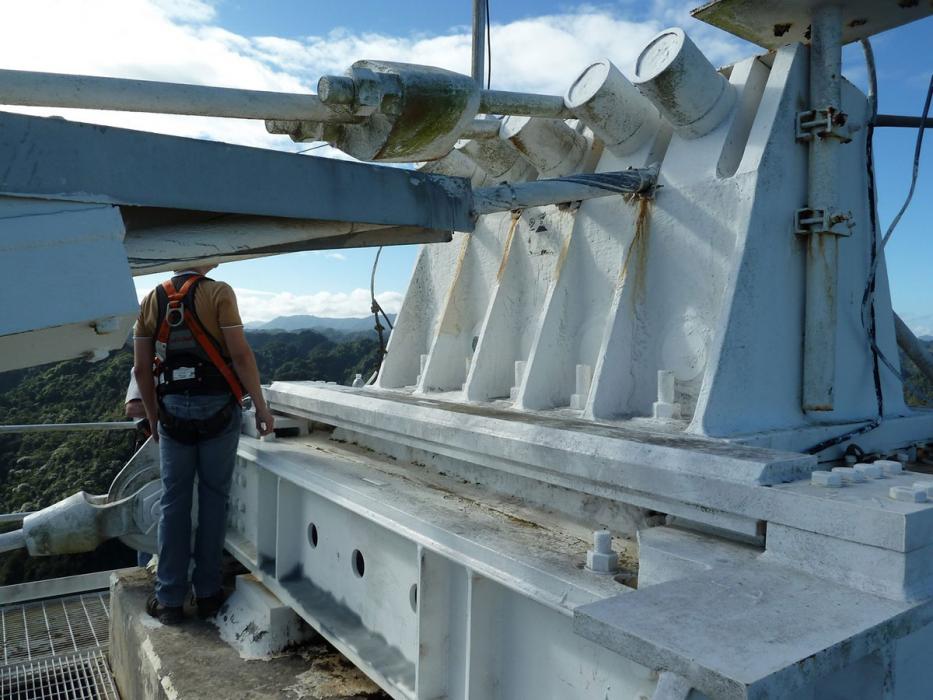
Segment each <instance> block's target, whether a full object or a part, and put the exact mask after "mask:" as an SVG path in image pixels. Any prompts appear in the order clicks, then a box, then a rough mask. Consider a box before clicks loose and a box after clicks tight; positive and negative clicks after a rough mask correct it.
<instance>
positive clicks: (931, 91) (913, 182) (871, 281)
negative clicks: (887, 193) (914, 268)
mask: <svg viewBox="0 0 933 700" xmlns="http://www.w3.org/2000/svg"><path fill="white" fill-rule="evenodd" d="M866 45H868V48H865V46H866ZM862 47H863V49H864V50H865V52H866V53H865V56H866V61H868V68H869V71H868V72H869V78H870V80H872V83H873V84H875V85H877V83H876V82H875V80H876V78H874V75H875V71H874V58H873V57H872V54H871V45H870V44H868V41H867V40H863V43H862ZM931 98H933V75H931V76H930V84H929V86H928V87H927V93H926V98H925V99H924V102H923V115H922V116H921V118H920V124H921V126H920V128H919V129H917V140H916V142H915V144H914V159H913V172H912V175H911V179H910V189H909V190H908V191H907V197H906V198H905V199H904V203H903V204H902V205H901V208H900V210H899V211H898V212H897V216H895V217H894V219H893V220H892V221H891V224H890V226H888V230H887V231H886V232H885V234H884V238H882V239H881V248H882V249H884V247H885V246H886V245H887V244H888V241H889V240H890V239H891V236H892V235H894V229H895V228H896V227H897V225H898V224H899V223H900V221H901V217H902V216H903V215H904V212H905V211H907V207H908V206H909V205H910V202H911V200H912V199H913V196H914V190H915V189H916V187H917V178H918V176H919V174H920V153H921V150H922V147H923V134H924V132H925V131H926V129H924V127H923V125H924V124H925V123H926V119H927V116H928V115H929V113H930V101H931ZM877 104H878V103H877V95H876V97H875V100H874V112H875V113H877ZM872 121H874V115H873V118H872ZM868 128H869V132H868V133H869V134H870V133H871V132H872V131H873V128H872V126H871V125H870V124H869V127H868ZM878 261H879V258H878V257H877V256H875V257H873V258H872V264H871V268H870V270H869V273H868V281H867V282H866V284H865V292H864V294H863V295H862V325H863V326H865V327H866V328H868V327H869V325H870V322H869V321H868V320H866V314H867V312H868V310H869V306H870V305H872V304H873V303H874V291H875V277H876V275H877V272H878ZM871 342H872V351H873V352H874V353H875V354H876V355H877V357H878V358H879V359H880V360H881V362H882V363H883V364H884V366H885V367H887V368H888V370H889V371H890V372H891V373H892V374H893V375H894V376H895V377H897V378H898V379H899V380H900V381H901V382H903V381H904V377H903V376H902V375H901V373H900V371H898V369H897V368H896V367H895V366H894V363H893V362H891V361H890V360H889V359H888V358H887V356H886V355H885V354H884V352H882V351H881V349H880V348H879V347H878V345H877V343H876V342H875V338H874V335H872V336H871Z"/></svg>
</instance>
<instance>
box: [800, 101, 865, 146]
mask: <svg viewBox="0 0 933 700" xmlns="http://www.w3.org/2000/svg"><path fill="white" fill-rule="evenodd" d="M848 120H849V115H847V114H846V113H845V112H840V111H839V110H838V109H836V108H835V107H824V108H823V109H808V110H806V111H804V112H797V118H796V120H795V122H794V135H795V137H796V139H797V141H799V142H808V141H812V140H813V137H814V136H818V137H819V138H821V139H825V138H834V139H838V140H839V142H840V143H849V141H851V140H852V133H853V131H854V129H852V127H851V126H850V125H849V124H848Z"/></svg>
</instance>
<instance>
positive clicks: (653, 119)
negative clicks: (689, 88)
mask: <svg viewBox="0 0 933 700" xmlns="http://www.w3.org/2000/svg"><path fill="white" fill-rule="evenodd" d="M564 104H566V105H567V108H568V109H570V110H572V111H573V113H574V114H576V115H577V117H579V118H580V119H581V120H582V121H583V123H585V124H586V125H587V126H588V127H590V129H592V130H593V133H594V134H596V136H598V137H599V138H600V139H601V140H602V142H603V144H605V146H606V148H608V149H609V150H610V151H612V152H613V153H615V154H616V155H617V156H625V155H628V154H630V153H633V152H634V151H635V150H637V149H638V148H639V147H641V145H642V144H644V143H645V141H647V140H648V139H649V138H650V137H651V136H652V135H653V134H654V133H655V132H656V131H657V128H658V125H659V124H660V121H661V119H660V116H659V114H658V110H657V108H656V107H655V106H654V105H653V104H651V103H650V102H649V101H648V100H647V99H645V97H644V96H643V95H642V94H641V93H640V92H639V91H638V90H637V89H636V88H635V86H634V85H632V84H631V83H630V82H629V81H628V79H627V78H626V77H625V76H624V75H622V72H621V71H620V70H619V69H618V68H616V67H615V66H614V65H613V64H612V63H611V62H610V61H609V60H608V59H602V60H601V61H597V62H596V63H591V64H590V65H589V66H587V67H586V68H584V69H583V72H582V73H580V75H579V76H578V77H577V79H576V80H574V81H573V83H572V84H571V85H570V88H569V89H568V90H567V94H566V95H565V96H564Z"/></svg>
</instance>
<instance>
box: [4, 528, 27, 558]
mask: <svg viewBox="0 0 933 700" xmlns="http://www.w3.org/2000/svg"><path fill="white" fill-rule="evenodd" d="M25 546H26V536H25V535H24V534H23V531H22V530H13V531H12V532H4V533H0V554H2V553H3V552H12V551H13V550H16V549H22V548H23V547H25Z"/></svg>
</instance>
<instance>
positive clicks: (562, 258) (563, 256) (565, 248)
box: [553, 209, 573, 284]
mask: <svg viewBox="0 0 933 700" xmlns="http://www.w3.org/2000/svg"><path fill="white" fill-rule="evenodd" d="M558 211H559V212H560V213H559V214H558V216H559V217H560V224H559V225H558V227H557V229H558V230H559V231H560V230H563V224H564V219H565V218H566V217H567V215H568V210H566V209H561V210H558ZM571 241H573V222H572V220H571V224H570V230H569V231H568V232H567V237H566V238H565V239H564V243H563V245H562V246H561V247H560V254H559V255H558V256H557V265H556V266H555V268H554V282H553V284H557V282H558V280H560V274H561V271H562V270H563V269H564V263H565V262H567V254H568V253H569V252H570V243H571Z"/></svg>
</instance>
